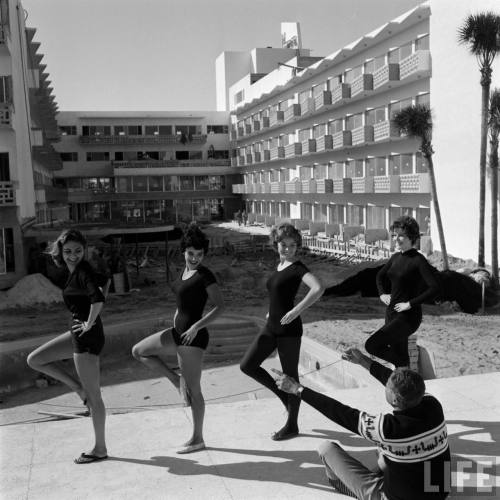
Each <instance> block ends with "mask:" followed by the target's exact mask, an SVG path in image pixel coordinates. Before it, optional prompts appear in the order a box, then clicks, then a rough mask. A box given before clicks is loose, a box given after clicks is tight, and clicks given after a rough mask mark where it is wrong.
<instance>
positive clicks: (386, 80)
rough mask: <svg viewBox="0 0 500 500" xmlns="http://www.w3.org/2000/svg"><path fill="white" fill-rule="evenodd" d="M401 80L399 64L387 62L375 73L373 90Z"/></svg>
mask: <svg viewBox="0 0 500 500" xmlns="http://www.w3.org/2000/svg"><path fill="white" fill-rule="evenodd" d="M398 80H399V64H386V65H385V66H382V67H381V68H379V69H377V70H376V71H375V72H374V73H373V90H375V89H378V88H380V87H383V86H384V85H387V86H388V87H389V86H390V83H391V82H397V81H398Z"/></svg>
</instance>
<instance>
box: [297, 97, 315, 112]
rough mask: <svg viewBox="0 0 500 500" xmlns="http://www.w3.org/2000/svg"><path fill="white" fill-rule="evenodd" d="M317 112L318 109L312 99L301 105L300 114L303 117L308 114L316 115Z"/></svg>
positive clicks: (309, 98)
mask: <svg viewBox="0 0 500 500" xmlns="http://www.w3.org/2000/svg"><path fill="white" fill-rule="evenodd" d="M315 110H316V107H315V105H314V99H313V98H312V97H308V98H307V99H306V100H305V101H302V102H301V103H300V112H301V115H302V116H304V115H307V113H314V111H315Z"/></svg>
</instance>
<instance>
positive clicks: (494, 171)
mask: <svg viewBox="0 0 500 500" xmlns="http://www.w3.org/2000/svg"><path fill="white" fill-rule="evenodd" d="M490 167H491V268H492V277H493V282H494V286H495V288H496V289H498V286H499V283H498V136H497V137H493V138H492V139H491V140H490Z"/></svg>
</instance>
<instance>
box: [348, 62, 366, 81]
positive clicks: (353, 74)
mask: <svg viewBox="0 0 500 500" xmlns="http://www.w3.org/2000/svg"><path fill="white" fill-rule="evenodd" d="M362 74H363V65H362V64H360V65H359V66H356V67H355V68H351V69H348V70H347V71H345V72H344V82H345V83H352V82H353V81H354V80H356V78H358V76H361V75H362Z"/></svg>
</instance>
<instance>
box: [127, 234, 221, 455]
mask: <svg viewBox="0 0 500 500" xmlns="http://www.w3.org/2000/svg"><path fill="white" fill-rule="evenodd" d="M208 244H209V241H208V239H207V237H206V236H205V234H204V233H203V232H202V231H201V229H199V227H198V226H196V225H194V224H192V225H190V226H189V227H188V228H187V230H186V232H185V233H184V236H183V237H182V239H181V252H182V254H183V256H184V260H185V268H184V269H183V271H182V273H181V275H180V276H179V277H178V278H177V279H176V280H175V281H174V282H173V283H172V288H173V290H174V293H175V297H176V303H177V309H176V311H175V315H174V320H173V323H174V326H173V327H172V328H168V329H167V330H162V331H161V332H158V333H154V334H153V335H150V336H149V337H146V338H145V339H143V340H141V341H140V342H139V343H138V344H136V345H135V346H134V347H133V348H132V354H133V356H134V358H136V359H137V360H138V361H141V362H142V363H144V364H145V365H146V366H148V367H149V368H151V369H153V370H156V371H159V372H160V373H161V374H162V375H164V376H166V377H167V379H168V380H170V382H172V384H174V386H175V387H176V388H177V389H178V390H179V392H180V393H181V396H182V397H183V398H184V401H185V403H186V406H191V414H192V417H193V433H192V436H191V437H190V439H188V441H187V442H186V443H185V444H184V445H182V447H181V448H179V450H177V453H191V452H194V451H198V450H202V449H204V448H205V441H204V439H203V420H204V416H205V400H204V399H203V394H202V392H201V386H200V381H201V372H202V364H203V355H204V353H205V350H206V348H207V346H208V341H209V335H208V330H207V328H206V327H207V325H209V324H210V323H212V322H213V321H214V319H215V318H216V317H217V316H219V315H220V314H221V312H222V310H223V309H224V301H223V299H222V294H221V291H220V289H219V286H218V285H217V282H216V280H215V276H214V275H213V274H212V272H211V271H210V270H209V269H208V268H206V267H204V266H202V265H201V263H202V261H203V258H204V257H205V255H206V253H207V251H208ZM208 299H210V302H211V303H212V304H213V307H212V309H210V310H209V311H208V312H207V313H205V314H203V310H204V308H205V305H206V303H207V300H208ZM169 339H173V341H174V342H175V345H176V349H177V359H178V362H179V366H180V369H181V376H179V375H177V373H175V372H174V371H173V370H172V368H170V367H169V366H168V365H167V364H166V363H165V362H164V361H163V359H162V358H161V357H160V354H161V353H162V352H164V350H165V346H166V344H167V342H168V341H169Z"/></svg>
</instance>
